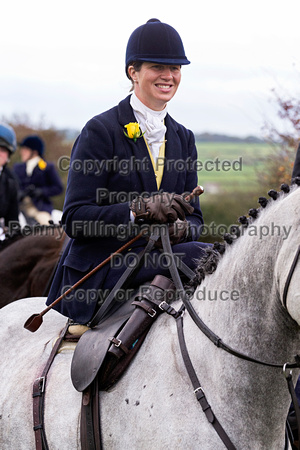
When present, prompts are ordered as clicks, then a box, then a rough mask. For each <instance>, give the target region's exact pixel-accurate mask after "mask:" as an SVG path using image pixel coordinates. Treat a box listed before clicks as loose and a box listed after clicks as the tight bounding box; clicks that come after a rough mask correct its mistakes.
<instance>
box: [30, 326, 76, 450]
mask: <svg viewBox="0 0 300 450" xmlns="http://www.w3.org/2000/svg"><path fill="white" fill-rule="evenodd" d="M68 327H69V322H67V323H66V326H65V327H64V328H63V330H62V331H61V333H60V335H59V338H58V339H57V340H56V342H55V344H54V346H53V348H52V351H51V353H50V356H49V358H48V361H47V363H46V365H45V367H44V369H43V371H42V373H41V375H40V376H39V377H37V378H36V380H35V381H34V383H33V388H32V397H33V401H32V406H33V430H34V435H35V446H36V450H49V447H48V443H47V439H46V433H45V429H44V403H45V390H46V381H47V375H48V372H49V369H50V367H51V364H52V362H53V360H54V358H55V355H56V353H57V351H58V349H59V347H60V345H61V343H62V341H63V339H64V337H65V334H66V332H67V330H68Z"/></svg>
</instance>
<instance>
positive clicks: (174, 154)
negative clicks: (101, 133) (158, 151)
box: [118, 95, 182, 193]
mask: <svg viewBox="0 0 300 450" xmlns="http://www.w3.org/2000/svg"><path fill="white" fill-rule="evenodd" d="M118 120H119V123H120V125H121V126H122V129H123V130H125V129H124V125H127V124H128V123H130V122H136V119H135V116H134V113H133V109H132V108H131V106H130V95H128V97H126V98H125V99H124V100H122V101H121V102H120V103H119V105H118ZM165 124H166V127H167V132H166V147H165V159H166V162H167V163H169V164H168V165H169V167H174V162H175V161H177V160H179V159H180V158H181V157H182V152H181V141H180V139H179V136H178V124H177V122H175V121H174V120H173V119H172V118H171V117H170V116H169V114H167V115H166V118H165ZM124 138H125V139H126V140H127V142H128V145H130V148H131V151H132V153H133V155H134V156H135V157H136V159H137V160H142V161H147V165H146V170H141V171H139V172H138V176H139V177H140V180H141V183H142V186H143V189H144V191H145V192H150V193H151V192H157V185H156V179H155V174H154V170H153V167H152V163H151V160H150V156H149V152H148V149H147V146H146V144H145V141H144V139H143V138H139V139H137V141H136V142H134V141H133V140H132V139H129V138H126V136H125V135H124ZM141 166H143V167H144V164H141ZM179 175H180V173H179V172H178V171H176V170H175V169H171V170H170V169H169V170H168V167H165V168H164V174H163V178H162V182H161V187H160V188H161V189H162V190H164V191H166V192H176V185H177V182H178V177H179Z"/></svg>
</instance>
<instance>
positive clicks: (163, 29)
mask: <svg viewBox="0 0 300 450" xmlns="http://www.w3.org/2000/svg"><path fill="white" fill-rule="evenodd" d="M135 61H148V62H154V63H161V64H176V65H185V64H190V61H189V60H188V59H187V57H186V56H185V52H184V47H183V43H182V40H181V37H180V36H179V34H178V33H177V31H176V30H175V29H174V28H173V27H171V26H170V25H168V24H166V23H162V22H161V21H160V20H158V19H150V20H148V22H146V23H145V24H144V25H141V26H140V27H138V28H136V29H135V30H134V31H133V33H132V34H131V36H130V38H129V40H128V44H127V49H126V58H125V64H126V65H125V70H126V75H127V76H128V74H127V69H128V67H129V66H130V64H131V63H133V62H135Z"/></svg>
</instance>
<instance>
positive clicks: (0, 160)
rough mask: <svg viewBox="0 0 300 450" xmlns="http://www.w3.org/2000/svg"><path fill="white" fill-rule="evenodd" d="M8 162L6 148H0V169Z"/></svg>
mask: <svg viewBox="0 0 300 450" xmlns="http://www.w3.org/2000/svg"><path fill="white" fill-rule="evenodd" d="M8 160H9V151H8V150H7V148H6V147H1V146H0V167H3V166H4V165H5V164H6V163H7V162H8Z"/></svg>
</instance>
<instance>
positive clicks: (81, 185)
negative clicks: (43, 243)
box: [47, 96, 203, 323]
mask: <svg viewBox="0 0 300 450" xmlns="http://www.w3.org/2000/svg"><path fill="white" fill-rule="evenodd" d="M129 99H130V96H128V97H127V98H125V99H124V100H122V101H121V102H120V103H119V105H118V106H115V107H114V108H112V109H110V110H108V111H106V112H104V113H102V114H100V115H97V116H95V117H93V118H92V119H91V120H90V121H89V122H88V123H87V124H86V125H85V127H84V128H83V130H82V132H81V134H80V135H79V137H78V138H77V140H76V142H75V144H74V147H73V150H72V154H71V161H70V170H69V174H68V183H67V189H66V197H65V204H64V210H63V218H62V222H63V224H64V226H65V231H66V233H67V234H68V236H69V237H70V238H71V240H70V242H69V244H68V246H67V248H66V250H65V252H64V254H63V256H62V258H61V261H60V263H59V266H58V269H57V272H56V275H55V278H54V281H53V283H52V286H51V289H50V293H49V297H48V300H47V304H50V303H51V302H53V301H54V300H55V299H56V298H57V297H59V296H60V295H61V294H62V293H63V292H64V291H65V290H67V289H68V288H69V287H70V286H71V285H73V284H74V283H75V282H77V281H78V280H79V279H80V278H82V277H83V276H84V275H85V274H86V273H87V272H89V271H90V270H91V269H92V268H93V267H95V266H97V265H98V264H99V263H100V262H101V261H103V260H104V259H106V258H107V257H108V256H110V254H111V253H112V252H114V251H116V250H117V249H119V248H120V247H121V246H122V245H124V244H125V243H126V242H127V241H129V240H130V239H132V237H133V235H131V236H125V238H124V234H122V232H121V231H120V230H121V228H120V227H123V228H122V229H123V231H124V230H126V229H129V225H130V224H131V225H132V222H131V221H130V209H129V201H130V199H131V196H132V195H133V193H135V194H144V193H148V194H153V193H156V192H157V191H158V188H157V184H156V178H155V173H154V170H153V166H152V163H151V160H150V156H149V152H148V149H147V146H146V144H145V141H144V138H143V137H141V138H139V139H137V141H136V142H134V141H133V139H130V138H128V137H126V136H125V134H124V131H126V130H125V128H124V125H126V124H128V123H129V122H135V121H136V119H135V117H134V113H133V110H132V108H131V106H130V103H129ZM165 125H166V127H167V132H166V144H165V168H164V173H163V178H162V182H161V185H160V190H163V191H165V192H170V193H177V194H182V193H185V192H191V191H192V190H193V189H194V188H195V186H197V184H198V180H197V171H196V167H195V164H194V163H193V162H195V161H196V160H197V150H196V147H195V139H194V135H193V133H192V132H191V131H189V130H187V129H186V128H184V127H183V126H182V125H180V124H178V123H177V122H176V121H175V120H174V119H172V118H171V117H170V115H169V114H167V116H166V118H165ZM178 161H179V162H181V163H178V164H177V166H176V162H178ZM192 206H194V212H193V213H192V215H190V216H187V220H188V221H189V222H190V223H191V224H192V225H193V233H192V236H191V238H190V240H198V238H199V236H200V233H201V227H202V225H203V218H202V212H201V210H200V205H199V199H198V198H196V199H195V200H194V201H193V202H192ZM118 226H119V232H117V235H111V234H112V233H113V231H114V230H116V227H118ZM105 227H106V228H105ZM109 230H111V231H109ZM125 234H126V233H125ZM135 234H137V233H135ZM93 235H94V236H93ZM145 244H146V240H145V239H144V238H141V239H139V241H137V242H136V243H135V244H134V245H133V246H132V248H131V249H130V251H131V252H138V251H139V250H140V249H141V247H144V246H145ZM188 244H189V243H187V244H179V245H181V246H182V245H187V246H188ZM187 248H188V247H187ZM124 269H125V268H124ZM111 273H112V272H111V271H110V265H109V264H108V265H106V266H104V267H103V268H102V269H100V270H99V271H98V272H97V273H96V274H94V275H93V276H92V277H90V278H89V279H88V280H87V281H85V282H84V284H83V285H82V286H80V287H79V288H78V289H77V290H76V291H74V292H73V293H72V294H69V295H68V296H67V297H66V299H64V300H62V301H61V302H60V303H59V304H58V305H57V307H56V309H57V310H58V311H60V312H61V313H62V314H64V315H66V316H69V317H71V318H72V319H74V320H75V321H77V322H80V323H87V322H88V321H89V320H90V319H91V317H92V315H93V314H94V312H95V308H96V304H97V303H96V301H95V298H94V297H95V296H93V295H92V296H91V295H89V293H91V291H97V290H98V291H99V290H101V289H102V288H105V285H106V283H107V279H106V277H107V276H108V277H109V276H110V274H111ZM110 284H111V283H110Z"/></svg>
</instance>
